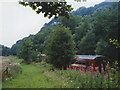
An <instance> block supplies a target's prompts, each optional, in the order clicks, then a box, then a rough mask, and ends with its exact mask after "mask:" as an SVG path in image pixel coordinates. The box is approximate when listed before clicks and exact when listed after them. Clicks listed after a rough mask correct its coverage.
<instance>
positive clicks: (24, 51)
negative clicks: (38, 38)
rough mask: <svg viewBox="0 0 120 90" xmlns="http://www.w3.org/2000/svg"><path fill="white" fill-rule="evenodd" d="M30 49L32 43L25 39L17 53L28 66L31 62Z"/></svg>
mask: <svg viewBox="0 0 120 90" xmlns="http://www.w3.org/2000/svg"><path fill="white" fill-rule="evenodd" d="M32 47H33V43H32V41H31V40H30V39H29V38H25V39H24V41H23V43H22V46H21V48H20V50H19V52H18V56H19V57H20V58H23V59H24V62H25V63H28V64H29V63H30V62H31V60H32Z"/></svg>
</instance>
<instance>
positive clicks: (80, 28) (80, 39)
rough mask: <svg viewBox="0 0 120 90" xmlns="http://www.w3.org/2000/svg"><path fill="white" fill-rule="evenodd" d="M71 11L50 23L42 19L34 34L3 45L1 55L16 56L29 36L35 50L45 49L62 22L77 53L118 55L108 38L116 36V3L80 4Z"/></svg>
mask: <svg viewBox="0 0 120 90" xmlns="http://www.w3.org/2000/svg"><path fill="white" fill-rule="evenodd" d="M119 3H120V2H119ZM71 15H73V16H72V17H70V19H67V18H64V19H62V17H59V18H57V19H52V20H51V21H50V22H49V23H45V24H44V26H43V27H42V28H41V30H40V31H39V32H38V33H37V34H36V35H30V36H29V37H26V38H24V39H22V40H19V41H17V42H16V44H14V45H13V46H12V47H11V49H9V48H7V47H4V46H3V50H2V52H3V55H18V56H19V54H20V50H19V49H20V47H21V46H22V44H23V41H24V40H25V39H30V41H29V42H28V43H30V42H31V43H32V49H33V51H34V52H35V53H36V52H40V53H45V49H46V45H47V44H48V42H49V38H50V37H51V36H52V34H53V32H55V27H56V26H57V25H59V24H62V25H63V26H65V27H68V28H69V30H70V31H71V32H72V37H73V40H74V42H75V51H76V54H80V55H95V54H100V55H105V56H107V57H109V58H111V59H118V49H116V47H115V45H114V44H113V43H111V42H110V39H112V40H113V39H116V40H118V21H119V20H118V17H119V15H120V14H119V13H118V3H115V2H114V3H113V2H102V3H100V4H98V5H95V6H94V7H89V8H85V7H80V8H79V9H77V10H76V11H73V12H71ZM29 46H30V45H28V47H29ZM6 51H7V52H9V54H8V53H7V52H6ZM4 52H6V53H4Z"/></svg>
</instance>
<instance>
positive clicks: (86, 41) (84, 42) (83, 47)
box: [78, 30, 96, 55]
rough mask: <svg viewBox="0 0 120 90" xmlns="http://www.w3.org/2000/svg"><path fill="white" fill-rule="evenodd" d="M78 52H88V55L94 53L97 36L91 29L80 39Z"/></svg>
mask: <svg viewBox="0 0 120 90" xmlns="http://www.w3.org/2000/svg"><path fill="white" fill-rule="evenodd" d="M78 48H79V50H78V53H79V54H85V55H86V54H87V55H94V54H95V52H94V50H95V48H96V36H95V34H94V33H93V32H92V30H91V31H89V32H88V33H87V34H86V35H85V36H84V37H83V38H82V39H81V41H79V44H78Z"/></svg>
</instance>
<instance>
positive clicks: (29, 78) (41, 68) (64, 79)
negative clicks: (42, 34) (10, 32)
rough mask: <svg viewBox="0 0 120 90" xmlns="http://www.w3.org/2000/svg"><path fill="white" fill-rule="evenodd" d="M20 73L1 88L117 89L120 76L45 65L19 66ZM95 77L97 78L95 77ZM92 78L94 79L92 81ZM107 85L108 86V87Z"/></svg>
mask: <svg viewBox="0 0 120 90" xmlns="http://www.w3.org/2000/svg"><path fill="white" fill-rule="evenodd" d="M9 58H11V61H12V62H20V60H19V59H18V58H14V57H9ZM21 67H22V73H21V74H18V75H17V76H16V77H15V78H14V79H9V80H6V81H4V82H3V84H2V85H3V88H108V86H109V87H110V88H118V87H120V85H119V78H120V74H119V72H118V71H116V70H114V72H113V73H112V72H109V80H108V78H106V79H105V80H103V79H104V76H105V75H104V74H102V73H101V75H98V74H94V73H91V74H90V73H88V72H83V74H80V72H78V71H75V70H57V69H55V68H53V67H52V65H50V64H47V63H44V62H42V63H32V64H29V65H27V64H21ZM96 75H97V76H96ZM93 76H94V77H95V78H94V79H93ZM101 82H103V83H101ZM108 83H109V85H108Z"/></svg>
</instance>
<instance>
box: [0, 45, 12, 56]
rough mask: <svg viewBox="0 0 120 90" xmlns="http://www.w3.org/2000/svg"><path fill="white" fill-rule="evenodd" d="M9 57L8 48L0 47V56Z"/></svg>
mask: <svg viewBox="0 0 120 90" xmlns="http://www.w3.org/2000/svg"><path fill="white" fill-rule="evenodd" d="M9 55H10V48H8V47H6V46H4V45H0V56H9Z"/></svg>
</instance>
